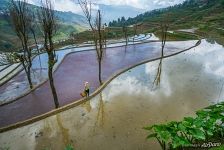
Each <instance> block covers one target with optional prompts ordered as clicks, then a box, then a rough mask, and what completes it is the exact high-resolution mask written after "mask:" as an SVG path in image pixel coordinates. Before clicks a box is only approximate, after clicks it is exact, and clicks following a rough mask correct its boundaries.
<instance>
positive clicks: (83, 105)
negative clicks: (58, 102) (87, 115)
mask: <svg viewBox="0 0 224 150" xmlns="http://www.w3.org/2000/svg"><path fill="white" fill-rule="evenodd" d="M81 106H82V107H84V108H85V109H86V110H87V111H88V112H90V111H91V109H92V107H91V105H90V100H88V101H87V102H85V103H83V104H82V105H81Z"/></svg>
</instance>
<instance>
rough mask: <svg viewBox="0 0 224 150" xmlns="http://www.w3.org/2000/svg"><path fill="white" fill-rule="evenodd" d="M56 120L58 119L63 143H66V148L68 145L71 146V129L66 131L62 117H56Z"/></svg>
mask: <svg viewBox="0 0 224 150" xmlns="http://www.w3.org/2000/svg"><path fill="white" fill-rule="evenodd" d="M56 118H57V123H58V127H59V129H60V130H61V134H62V139H63V143H64V145H65V146H66V145H69V144H70V140H69V129H66V128H65V127H64V126H63V124H62V121H61V117H60V115H56Z"/></svg>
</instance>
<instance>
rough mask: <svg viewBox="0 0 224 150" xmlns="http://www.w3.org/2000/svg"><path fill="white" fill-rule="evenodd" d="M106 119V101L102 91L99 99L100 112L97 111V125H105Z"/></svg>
mask: <svg viewBox="0 0 224 150" xmlns="http://www.w3.org/2000/svg"><path fill="white" fill-rule="evenodd" d="M104 119H105V113H104V102H103V96H102V93H100V100H99V106H98V112H97V116H96V122H95V127H96V126H97V125H99V126H100V127H103V125H104Z"/></svg>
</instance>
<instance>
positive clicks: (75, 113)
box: [0, 40, 224, 150]
mask: <svg viewBox="0 0 224 150" xmlns="http://www.w3.org/2000/svg"><path fill="white" fill-rule="evenodd" d="M167 46H168V43H167ZM223 55H224V48H223V47H222V46H221V45H218V44H210V43H208V42H206V41H205V40H203V41H202V44H201V45H200V46H199V47H196V48H194V49H192V50H190V51H187V52H184V53H182V54H179V55H176V56H173V57H169V58H166V59H163V60H162V69H161V70H162V76H161V77H160V78H161V79H160V80H161V82H160V88H156V89H155V90H151V88H152V85H153V81H154V79H155V76H156V74H157V70H158V69H157V67H158V64H159V62H160V60H158V61H155V62H150V63H147V64H144V65H141V66H138V67H136V68H133V69H131V70H130V71H127V72H126V73H124V74H122V75H120V76H118V77H117V78H116V79H114V80H113V81H112V82H111V83H110V84H108V86H107V87H106V88H105V89H104V90H103V91H102V93H101V94H99V95H97V96H96V97H94V98H92V99H91V100H90V101H87V102H86V103H85V104H83V105H80V106H77V107H74V108H72V109H69V110H67V111H64V112H61V113H60V114H58V115H55V116H51V117H48V118H46V119H44V120H41V121H38V122H36V123H33V124H30V125H28V126H24V127H21V128H18V129H15V130H11V131H8V132H5V133H1V134H0V149H1V147H10V149H12V150H14V149H16V150H33V149H36V150H42V149H46V148H48V149H53V150H62V149H64V145H65V144H67V143H71V144H72V145H73V146H74V148H75V149H77V150H120V149H123V150H146V149H150V150H160V149H161V148H160V146H159V144H158V143H157V141H156V140H155V141H153V140H150V141H146V139H145V138H146V136H147V132H145V131H144V130H143V129H142V127H144V126H146V125H153V124H160V123H166V122H169V121H172V120H175V121H179V120H182V119H183V117H186V116H194V115H195V111H196V110H199V109H201V108H204V107H206V106H208V105H210V104H211V103H216V102H217V100H221V99H223V98H224V93H223V91H222V90H221V89H222V86H223V83H224V82H223V79H224V61H223V58H222V56H223ZM220 90H221V92H220ZM93 130H94V132H93ZM35 135H38V136H37V137H35Z"/></svg>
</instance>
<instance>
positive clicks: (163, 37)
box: [153, 22, 169, 86]
mask: <svg viewBox="0 0 224 150" xmlns="http://www.w3.org/2000/svg"><path fill="white" fill-rule="evenodd" d="M160 28H161V42H162V48H161V58H160V62H159V66H158V68H157V73H156V77H155V79H154V81H153V86H159V85H160V81H161V73H162V63H163V57H164V48H165V45H166V41H167V30H168V28H169V25H168V23H167V22H163V23H161V25H160Z"/></svg>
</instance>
